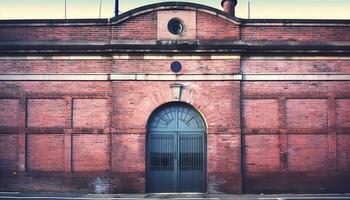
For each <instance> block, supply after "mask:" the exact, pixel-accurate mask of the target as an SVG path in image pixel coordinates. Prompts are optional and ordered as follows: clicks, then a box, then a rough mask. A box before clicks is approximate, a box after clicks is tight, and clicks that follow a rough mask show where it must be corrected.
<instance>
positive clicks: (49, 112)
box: [27, 99, 65, 127]
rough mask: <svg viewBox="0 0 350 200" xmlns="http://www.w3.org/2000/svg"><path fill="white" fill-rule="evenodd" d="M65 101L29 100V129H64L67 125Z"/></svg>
mask: <svg viewBox="0 0 350 200" xmlns="http://www.w3.org/2000/svg"><path fill="white" fill-rule="evenodd" d="M64 105H65V102H64V100H63V99H29V100H28V108H27V110H28V111H27V112H28V121H27V126H28V127H63V126H64V125H65V124H64V122H65V116H64Z"/></svg>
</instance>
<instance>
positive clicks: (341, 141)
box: [337, 134, 350, 171]
mask: <svg viewBox="0 0 350 200" xmlns="http://www.w3.org/2000/svg"><path fill="white" fill-rule="evenodd" d="M349 146H350V134H344V135H338V136H337V169H338V170H339V171H349V170H350V149H349Z"/></svg>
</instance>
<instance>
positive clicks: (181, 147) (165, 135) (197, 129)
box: [147, 102, 206, 192]
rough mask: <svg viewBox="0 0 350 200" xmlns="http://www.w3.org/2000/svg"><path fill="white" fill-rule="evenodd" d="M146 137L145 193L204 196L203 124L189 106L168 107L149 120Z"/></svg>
mask: <svg viewBox="0 0 350 200" xmlns="http://www.w3.org/2000/svg"><path fill="white" fill-rule="evenodd" d="M147 130H148V135H147V191H148V192H205V175H206V142H205V139H206V137H205V124H204V121H203V119H202V117H201V116H200V114H199V113H198V112H197V111H196V110H195V109H193V107H191V106H190V105H188V104H185V103H180V102H176V103H169V104H166V105H164V106H161V107H160V108H158V109H157V110H156V111H155V112H154V113H153V114H152V116H151V118H150V120H149V122H148V126H147Z"/></svg>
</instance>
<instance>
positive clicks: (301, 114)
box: [286, 99, 327, 128]
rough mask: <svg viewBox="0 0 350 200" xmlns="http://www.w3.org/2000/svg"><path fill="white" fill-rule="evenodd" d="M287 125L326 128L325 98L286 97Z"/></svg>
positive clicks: (291, 126)
mask: <svg viewBox="0 0 350 200" xmlns="http://www.w3.org/2000/svg"><path fill="white" fill-rule="evenodd" d="M286 107H287V126H288V127H290V128H326V127H327V100H326V99H288V100H287V102H286Z"/></svg>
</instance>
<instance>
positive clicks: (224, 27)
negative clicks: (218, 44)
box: [197, 12, 240, 40]
mask: <svg viewBox="0 0 350 200" xmlns="http://www.w3.org/2000/svg"><path fill="white" fill-rule="evenodd" d="M239 34H240V30H239V26H238V25H235V24H233V23H232V22H230V21H228V20H225V19H222V18H220V17H217V16H215V15H212V14H208V13H204V12H197V39H198V40H238V39H240V35H239Z"/></svg>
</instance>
